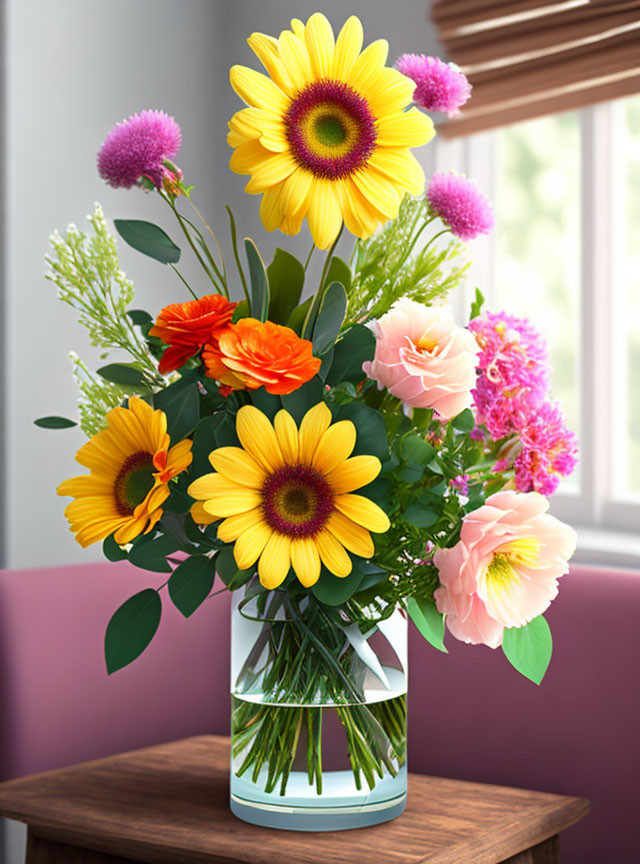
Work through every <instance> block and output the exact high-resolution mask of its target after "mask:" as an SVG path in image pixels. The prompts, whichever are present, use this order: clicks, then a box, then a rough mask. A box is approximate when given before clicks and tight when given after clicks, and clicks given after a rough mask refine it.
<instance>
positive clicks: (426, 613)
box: [407, 597, 449, 654]
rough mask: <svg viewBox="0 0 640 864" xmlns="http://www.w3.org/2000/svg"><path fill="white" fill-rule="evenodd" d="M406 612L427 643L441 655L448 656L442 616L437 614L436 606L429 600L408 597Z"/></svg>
mask: <svg viewBox="0 0 640 864" xmlns="http://www.w3.org/2000/svg"><path fill="white" fill-rule="evenodd" d="M407 611H408V612H409V615H410V616H411V620H412V621H413V623H414V624H415V625H416V627H417V628H418V630H419V631H420V632H421V633H422V635H423V636H424V638H425V639H426V640H427V642H429V644H430V645H433V647H434V648H437V649H438V651H442V652H443V654H448V653H449V652H448V651H447V649H446V648H445V647H444V615H441V614H440V613H439V612H438V610H437V608H436V604H435V603H433V602H431V601H430V600H418V599H416V598H415V597H409V599H408V600H407Z"/></svg>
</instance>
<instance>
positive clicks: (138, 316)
mask: <svg viewBox="0 0 640 864" xmlns="http://www.w3.org/2000/svg"><path fill="white" fill-rule="evenodd" d="M127 315H128V316H129V318H131V320H132V321H133V323H134V324H136V325H137V326H138V327H142V326H143V324H151V322H152V321H153V318H152V317H151V315H149V313H148V312H145V311H144V310H143V309H128V310H127Z"/></svg>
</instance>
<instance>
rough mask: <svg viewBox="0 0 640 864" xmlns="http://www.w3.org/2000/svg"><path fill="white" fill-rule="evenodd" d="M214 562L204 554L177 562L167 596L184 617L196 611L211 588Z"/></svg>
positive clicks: (214, 572) (213, 576) (214, 567)
mask: <svg viewBox="0 0 640 864" xmlns="http://www.w3.org/2000/svg"><path fill="white" fill-rule="evenodd" d="M215 575H216V564H215V561H212V560H211V558H208V557H207V556H205V555H192V556H191V557H190V558H187V559H186V561H183V562H182V563H181V564H178V566H177V567H176V569H175V570H174V571H173V573H172V574H171V578H170V579H169V596H170V597H171V600H172V601H173V605H174V606H175V607H176V608H177V609H179V610H180V612H182V614H183V615H184V617H185V618H189V616H190V615H193V613H194V612H195V611H196V609H197V608H198V606H200V604H201V603H202V602H203V601H204V600H206V598H207V597H208V595H209V592H210V591H211V589H212V588H213V581H214V579H215Z"/></svg>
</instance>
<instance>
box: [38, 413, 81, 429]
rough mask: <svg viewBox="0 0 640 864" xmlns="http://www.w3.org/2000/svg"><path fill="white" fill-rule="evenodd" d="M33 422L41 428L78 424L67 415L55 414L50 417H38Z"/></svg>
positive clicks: (66, 427)
mask: <svg viewBox="0 0 640 864" xmlns="http://www.w3.org/2000/svg"><path fill="white" fill-rule="evenodd" d="M33 422H34V423H35V425H36V426H39V427H40V428H41V429H70V428H71V427H72V426H77V425H78V424H77V423H76V421H75V420H69V418H68V417H57V416H55V415H52V416H50V417H38V419H37V420H34V421H33Z"/></svg>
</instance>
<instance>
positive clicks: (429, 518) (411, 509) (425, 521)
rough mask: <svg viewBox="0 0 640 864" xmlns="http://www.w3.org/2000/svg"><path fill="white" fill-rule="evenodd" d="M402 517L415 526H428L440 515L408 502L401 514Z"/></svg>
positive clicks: (433, 523)
mask: <svg viewBox="0 0 640 864" xmlns="http://www.w3.org/2000/svg"><path fill="white" fill-rule="evenodd" d="M402 518H403V519H404V520H405V522H409V523H410V524H411V525H415V527H416V528H430V527H431V526H432V525H435V524H436V522H437V521H438V519H439V518H440V515H439V514H438V513H436V512H435V510H430V509H429V508H427V507H421V506H420V505H419V504H410V505H409V506H408V507H407V509H406V510H405V511H404V513H403V514H402Z"/></svg>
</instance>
